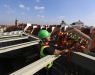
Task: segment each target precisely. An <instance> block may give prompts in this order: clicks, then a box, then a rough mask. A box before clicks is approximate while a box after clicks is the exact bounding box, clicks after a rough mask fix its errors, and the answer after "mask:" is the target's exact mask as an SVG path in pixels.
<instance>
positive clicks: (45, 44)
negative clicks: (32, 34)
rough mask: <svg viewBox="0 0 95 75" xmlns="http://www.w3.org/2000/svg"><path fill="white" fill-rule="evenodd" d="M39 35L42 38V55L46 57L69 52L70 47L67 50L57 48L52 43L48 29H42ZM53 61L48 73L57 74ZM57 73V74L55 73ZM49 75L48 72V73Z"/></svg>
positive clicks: (48, 66)
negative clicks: (53, 67)
mask: <svg viewBox="0 0 95 75" xmlns="http://www.w3.org/2000/svg"><path fill="white" fill-rule="evenodd" d="M38 37H39V38H40V40H41V43H40V45H41V49H40V57H41V58H42V57H45V56H46V55H62V54H65V53H67V52H68V49H65V50H57V49H56V48H55V47H54V46H51V45H50V41H51V40H50V33H49V32H48V31H47V30H40V31H39V33H38ZM52 65H53V63H49V64H48V65H47V66H46V68H47V70H50V72H49V74H48V75H56V72H54V70H53V69H52ZM54 73H55V74H54ZM46 75H47V74H46Z"/></svg>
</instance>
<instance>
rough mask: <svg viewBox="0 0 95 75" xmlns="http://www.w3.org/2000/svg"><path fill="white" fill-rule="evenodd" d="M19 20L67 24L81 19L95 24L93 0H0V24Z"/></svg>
mask: <svg viewBox="0 0 95 75" xmlns="http://www.w3.org/2000/svg"><path fill="white" fill-rule="evenodd" d="M16 18H17V19H18V20H19V22H25V23H26V22H29V23H37V24H56V23H57V24H60V21H61V20H62V19H63V20H65V21H66V22H67V23H68V24H70V23H72V22H74V21H77V20H81V21H83V22H84V23H85V24H88V25H95V0H0V24H13V23H14V21H15V19H16Z"/></svg>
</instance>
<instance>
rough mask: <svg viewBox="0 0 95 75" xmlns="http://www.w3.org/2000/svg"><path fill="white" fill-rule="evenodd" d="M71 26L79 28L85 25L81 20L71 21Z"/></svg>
mask: <svg viewBox="0 0 95 75" xmlns="http://www.w3.org/2000/svg"><path fill="white" fill-rule="evenodd" d="M71 26H72V27H75V28H78V29H79V28H81V27H84V26H85V25H84V23H83V22H82V21H80V20H79V21H77V22H73V23H72V24H71Z"/></svg>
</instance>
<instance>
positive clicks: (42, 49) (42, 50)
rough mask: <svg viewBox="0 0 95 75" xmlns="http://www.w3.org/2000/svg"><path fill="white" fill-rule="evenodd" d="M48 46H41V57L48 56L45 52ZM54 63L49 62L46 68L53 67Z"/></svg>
mask: <svg viewBox="0 0 95 75" xmlns="http://www.w3.org/2000/svg"><path fill="white" fill-rule="evenodd" d="M46 47H49V46H42V47H41V50H40V57H41V58H42V57H45V56H46V55H45V54H44V49H45V48H46ZM52 65H53V62H51V63H49V64H48V65H47V66H46V68H47V69H49V68H51V67H52Z"/></svg>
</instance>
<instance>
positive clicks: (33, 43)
mask: <svg viewBox="0 0 95 75" xmlns="http://www.w3.org/2000/svg"><path fill="white" fill-rule="evenodd" d="M76 23H77V24H76ZM3 29H4V27H3ZM41 29H42V30H47V31H48V32H50V33H51V40H52V41H51V42H52V44H53V45H54V44H57V45H58V48H59V49H60V50H62V49H65V48H68V49H70V48H72V47H73V48H72V49H70V51H69V52H68V53H67V54H66V55H59V56H56V55H47V56H45V57H43V58H40V55H39V51H40V47H39V42H40V39H39V38H38V32H39V31H40V30H41ZM1 30H2V29H1ZM94 35H95V28H94V27H86V26H84V25H83V23H81V22H80V21H78V22H75V23H73V25H67V24H65V23H64V21H62V23H61V24H60V25H33V24H29V23H28V24H19V25H17V23H15V26H9V27H6V31H4V30H3V32H0V75H42V74H40V73H41V70H42V69H43V68H44V67H46V66H47V65H48V63H50V62H53V63H54V65H53V67H54V69H55V70H56V71H57V73H58V74H57V75H95V36H94Z"/></svg>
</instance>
